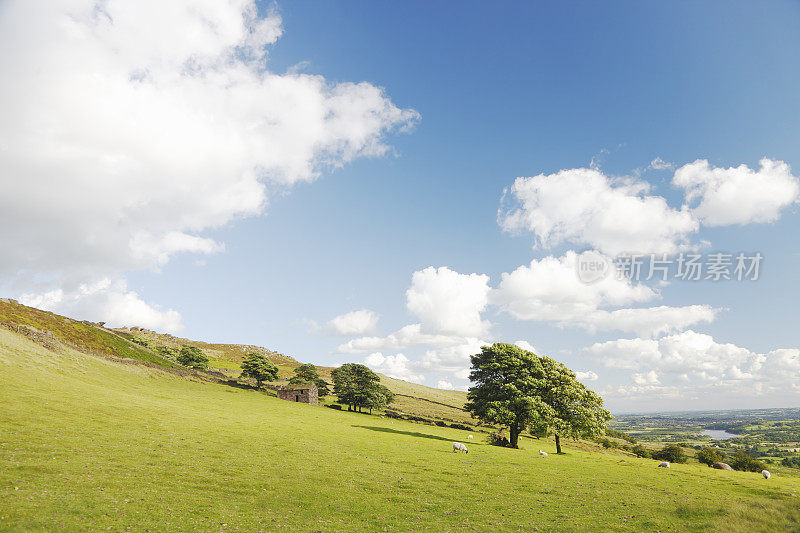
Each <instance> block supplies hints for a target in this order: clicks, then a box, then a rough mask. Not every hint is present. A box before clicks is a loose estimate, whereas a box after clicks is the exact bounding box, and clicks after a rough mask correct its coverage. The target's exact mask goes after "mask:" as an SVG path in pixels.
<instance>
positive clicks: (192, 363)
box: [176, 346, 208, 370]
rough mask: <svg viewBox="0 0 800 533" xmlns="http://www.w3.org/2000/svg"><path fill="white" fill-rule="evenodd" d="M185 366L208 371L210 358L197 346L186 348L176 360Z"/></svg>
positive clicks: (182, 349)
mask: <svg viewBox="0 0 800 533" xmlns="http://www.w3.org/2000/svg"><path fill="white" fill-rule="evenodd" d="M176 360H177V361H178V362H179V363H180V364H182V365H183V366H188V367H191V368H196V369H197V370H207V369H208V357H206V356H205V354H204V353H203V351H202V350H200V348H198V347H197V346H184V347H183V348H181V352H180V353H179V354H178V357H177V359H176Z"/></svg>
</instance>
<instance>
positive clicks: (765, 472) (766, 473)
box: [761, 470, 772, 479]
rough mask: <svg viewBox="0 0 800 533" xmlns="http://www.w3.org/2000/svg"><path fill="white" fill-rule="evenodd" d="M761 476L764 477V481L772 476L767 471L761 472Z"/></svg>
mask: <svg viewBox="0 0 800 533" xmlns="http://www.w3.org/2000/svg"><path fill="white" fill-rule="evenodd" d="M761 475H762V476H764V479H769V478H770V476H771V475H772V474H770V473H769V470H762V471H761Z"/></svg>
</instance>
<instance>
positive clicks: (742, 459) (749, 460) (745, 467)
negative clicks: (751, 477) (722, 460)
mask: <svg viewBox="0 0 800 533" xmlns="http://www.w3.org/2000/svg"><path fill="white" fill-rule="evenodd" d="M728 464H729V465H731V468H733V469H734V470H741V471H742V472H761V471H762V470H764V469H765V468H766V467H767V465H765V464H764V463H763V462H761V461H759V460H758V459H756V458H754V457H750V456H749V455H747V454H746V453H744V452H743V451H742V450H737V451H736V453H734V454H733V456H732V457H731V459H730V461H728Z"/></svg>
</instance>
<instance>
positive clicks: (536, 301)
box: [491, 251, 719, 336]
mask: <svg viewBox="0 0 800 533" xmlns="http://www.w3.org/2000/svg"><path fill="white" fill-rule="evenodd" d="M579 257H580V256H579V255H578V254H576V253H575V252H573V251H568V252H566V253H565V254H564V255H563V256H562V257H553V256H548V257H544V258H542V259H540V260H533V261H531V263H530V265H523V266H520V267H518V268H517V269H516V270H514V271H513V272H511V273H503V274H502V276H501V280H500V284H499V286H498V287H497V289H495V290H494V291H493V292H492V294H491V302H492V303H493V304H495V305H498V306H500V307H501V309H503V310H504V311H506V312H508V313H509V314H510V315H511V316H513V317H515V318H517V319H519V320H531V321H539V322H550V323H554V324H557V325H560V326H577V327H581V328H584V329H587V330H589V331H590V332H594V331H597V330H615V329H618V330H621V331H630V332H634V333H636V334H638V335H646V336H649V335H659V334H664V333H669V332H674V331H679V330H682V329H685V328H686V327H688V326H690V325H693V324H697V323H699V322H711V321H713V320H714V318H715V316H716V314H717V313H718V312H719V310H718V309H714V308H712V307H710V306H708V305H689V306H682V307H669V306H657V307H650V308H624V309H617V310H613V311H609V310H606V309H602V308H603V307H619V306H624V305H629V304H634V303H642V302H646V301H648V300H652V299H654V298H658V297H660V295H659V294H658V293H657V292H656V291H654V290H653V289H652V288H650V287H648V286H646V285H643V284H633V283H632V282H631V281H630V280H629V279H627V278H619V277H617V276H616V275H614V274H613V273H611V274H609V275H607V276H605V277H602V278H600V279H599V280H597V281H595V282H593V283H584V282H583V281H581V279H580V277H579V276H578V273H577V270H576V266H577V264H578V259H579Z"/></svg>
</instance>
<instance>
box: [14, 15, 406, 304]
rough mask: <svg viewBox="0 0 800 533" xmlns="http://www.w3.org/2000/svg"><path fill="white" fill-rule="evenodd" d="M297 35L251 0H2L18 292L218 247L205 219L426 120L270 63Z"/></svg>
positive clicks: (262, 202) (380, 147) (363, 90)
mask: <svg viewBox="0 0 800 533" xmlns="http://www.w3.org/2000/svg"><path fill="white" fill-rule="evenodd" d="M281 33H282V27H281V20H280V16H279V15H277V14H276V13H274V12H272V13H266V14H262V15H259V14H258V12H257V9H256V7H255V3H254V2H252V1H251V0H234V1H232V2H207V1H203V0H181V1H174V2H168V3H164V2H156V1H155V0H149V1H142V2H135V3H121V2H104V3H98V2H93V1H89V0H65V1H62V2H58V3H56V4H54V5H50V6H48V7H47V8H46V9H43V8H42V7H41V6H39V5H38V4H37V3H34V2H25V1H21V0H20V1H8V2H3V3H2V5H0V71H2V72H3V76H2V77H1V78H0V117H2V120H0V168H2V176H0V179H2V184H3V187H2V194H0V224H2V226H3V227H5V228H14V231H4V232H2V233H0V249H2V250H3V257H2V258H3V261H0V276H2V278H3V279H4V280H6V282H7V284H8V286H9V287H13V289H12V290H14V291H15V292H26V293H31V292H35V293H38V294H44V293H47V292H51V291H53V290H58V289H61V290H63V291H64V293H65V294H67V293H69V294H73V295H80V294H81V293H80V290H79V287H80V286H81V285H84V284H93V283H96V282H97V281H98V280H103V279H106V278H115V279H116V278H119V277H121V276H122V275H124V272H126V271H130V270H134V269H142V268H158V267H159V266H160V265H163V264H164V263H166V262H167V261H168V260H169V258H170V257H172V256H173V255H174V254H176V253H181V252H188V253H195V254H197V253H199V254H209V253H216V252H219V251H221V250H222V249H223V246H224V245H223V244H222V243H218V242H215V241H213V240H212V239H210V238H208V237H207V236H204V235H203V232H204V231H205V230H207V229H209V228H215V227H220V226H222V225H224V224H227V223H229V222H231V221H234V220H236V219H238V218H241V217H247V216H253V215H258V214H260V213H262V212H263V210H264V208H265V206H266V204H267V200H268V197H269V194H270V190H272V189H275V188H280V189H283V188H285V187H287V186H290V185H292V184H294V183H297V182H308V181H312V180H314V179H315V178H316V177H317V176H319V174H320V173H321V172H322V171H323V170H325V169H332V168H336V167H339V166H341V165H344V164H346V163H348V162H350V161H352V160H354V159H356V158H359V157H365V156H379V155H382V154H384V153H386V152H387V150H388V147H387V145H386V144H385V142H384V138H385V135H386V134H387V132H389V131H392V130H399V129H407V128H408V127H410V126H411V125H412V124H413V123H414V122H415V120H416V119H417V114H416V112H414V111H413V110H408V109H401V108H399V107H397V106H395V105H394V104H393V103H392V102H391V101H390V100H389V99H388V98H387V97H386V95H385V94H384V91H383V90H382V89H381V88H379V87H376V86H374V85H371V84H369V83H364V82H362V83H350V82H341V83H333V82H329V81H328V80H326V79H325V78H323V77H322V76H315V75H311V74H301V73H298V72H288V73H275V72H272V71H270V70H269V69H268V68H267V63H266V58H267V51H268V48H269V46H271V45H272V44H274V43H275V42H276V41H277V40H278V38H279V37H280V36H281ZM56 305H61V303H59V304H56ZM109 305H111V304H109ZM104 309H106V310H108V311H110V310H111V309H110V308H108V307H105V308H104Z"/></svg>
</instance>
